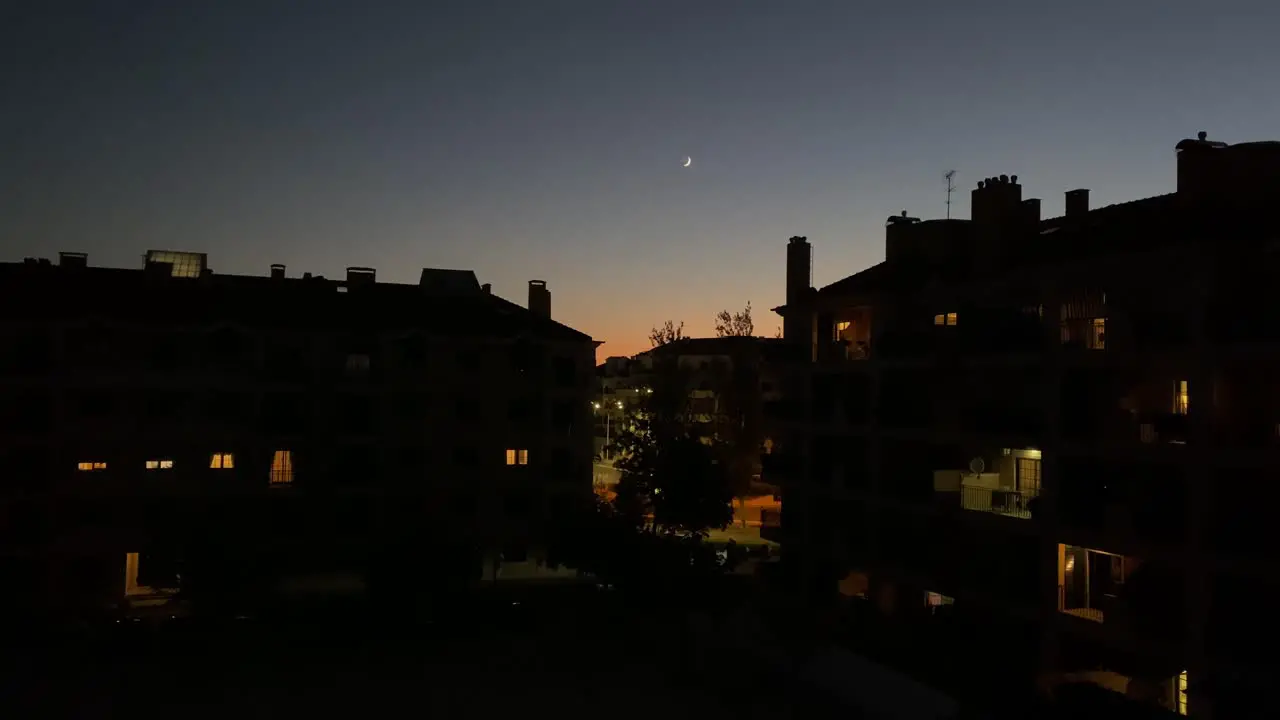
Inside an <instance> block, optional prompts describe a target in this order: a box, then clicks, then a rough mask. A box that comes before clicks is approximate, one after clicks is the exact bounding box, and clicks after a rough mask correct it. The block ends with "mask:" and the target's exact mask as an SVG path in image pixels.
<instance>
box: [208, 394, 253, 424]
mask: <svg viewBox="0 0 1280 720" xmlns="http://www.w3.org/2000/svg"><path fill="white" fill-rule="evenodd" d="M252 412H253V400H252V399H251V398H250V397H249V396H248V395H246V394H244V393H231V392H220V393H211V394H209V395H207V396H205V399H204V414H205V417H207V418H209V419H211V420H216V421H219V422H224V423H234V422H243V421H246V420H251V414H252Z"/></svg>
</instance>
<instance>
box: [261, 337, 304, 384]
mask: <svg viewBox="0 0 1280 720" xmlns="http://www.w3.org/2000/svg"><path fill="white" fill-rule="evenodd" d="M263 364H264V371H265V373H266V376H267V378H268V379H270V380H275V381H277V382H298V381H300V380H304V379H306V377H307V376H308V375H309V371H310V368H309V367H308V365H307V356H306V353H305V352H303V349H302V348H301V347H300V346H295V345H292V344H286V343H276V344H273V345H272V346H270V347H268V348H267V350H266V353H265V354H264V358H263Z"/></svg>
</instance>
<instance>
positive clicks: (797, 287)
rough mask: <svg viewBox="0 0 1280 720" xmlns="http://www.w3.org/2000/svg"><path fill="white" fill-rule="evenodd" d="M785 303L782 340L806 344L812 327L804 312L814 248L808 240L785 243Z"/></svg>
mask: <svg viewBox="0 0 1280 720" xmlns="http://www.w3.org/2000/svg"><path fill="white" fill-rule="evenodd" d="M786 281H787V287H786V300H787V305H788V307H789V309H788V310H787V312H786V314H784V315H783V316H782V337H783V338H784V339H786V340H790V341H791V342H795V343H801V342H803V343H809V342H810V341H811V338H810V335H811V334H812V333H813V326H812V323H810V312H809V311H808V310H806V309H805V308H804V305H805V301H806V298H807V297H808V295H809V290H810V289H811V288H812V286H813V246H811V245H810V244H809V239H808V238H807V237H800V236H798V235H797V236H795V237H792V238H791V239H790V240H788V241H787V278H786Z"/></svg>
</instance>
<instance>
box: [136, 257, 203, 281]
mask: <svg viewBox="0 0 1280 720" xmlns="http://www.w3.org/2000/svg"><path fill="white" fill-rule="evenodd" d="M147 262H156V263H169V264H170V265H171V266H172V268H173V269H172V271H171V273H170V274H171V275H172V276H173V277H188V278H198V277H200V273H201V272H202V271H203V270H204V266H205V256H204V254H203V253H192V252H173V251H169V250H148V251H147Z"/></svg>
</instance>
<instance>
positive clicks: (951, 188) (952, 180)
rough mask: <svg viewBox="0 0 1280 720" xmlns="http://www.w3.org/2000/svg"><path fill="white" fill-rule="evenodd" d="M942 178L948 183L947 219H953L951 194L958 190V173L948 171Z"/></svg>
mask: <svg viewBox="0 0 1280 720" xmlns="http://www.w3.org/2000/svg"><path fill="white" fill-rule="evenodd" d="M942 178H943V179H944V180H946V181H947V219H948V220H950V219H951V193H953V192H955V189H956V171H955V170H948V171H946V172H945V173H943V174H942Z"/></svg>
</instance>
